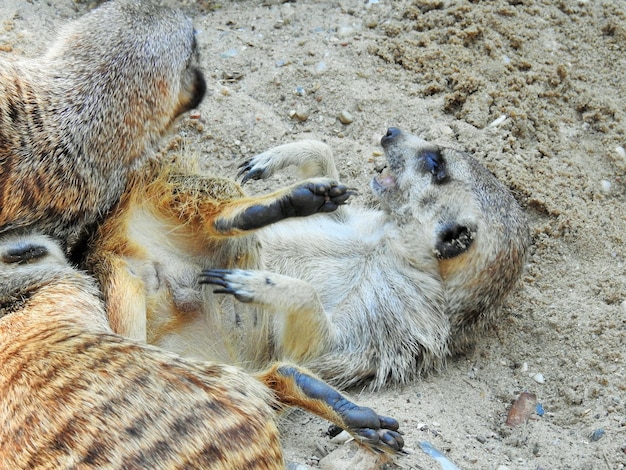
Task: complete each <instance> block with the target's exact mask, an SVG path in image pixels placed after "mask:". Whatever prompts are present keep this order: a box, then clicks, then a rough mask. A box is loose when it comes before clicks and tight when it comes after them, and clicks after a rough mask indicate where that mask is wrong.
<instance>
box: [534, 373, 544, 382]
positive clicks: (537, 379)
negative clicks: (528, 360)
mask: <svg viewBox="0 0 626 470" xmlns="http://www.w3.org/2000/svg"><path fill="white" fill-rule="evenodd" d="M531 377H532V379H533V380H534V381H535V382H537V383H538V384H544V383H546V379H545V378H544V376H543V374H542V373H537V374H533V375H532V376H531Z"/></svg>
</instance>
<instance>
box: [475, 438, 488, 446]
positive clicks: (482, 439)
mask: <svg viewBox="0 0 626 470" xmlns="http://www.w3.org/2000/svg"><path fill="white" fill-rule="evenodd" d="M476 440H477V441H478V442H480V443H481V444H484V443H485V442H487V438H486V437H485V436H476Z"/></svg>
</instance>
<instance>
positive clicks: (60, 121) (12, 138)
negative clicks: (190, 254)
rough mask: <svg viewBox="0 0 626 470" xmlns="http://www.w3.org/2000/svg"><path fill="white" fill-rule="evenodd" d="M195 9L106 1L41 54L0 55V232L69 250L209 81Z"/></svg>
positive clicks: (131, 0) (135, 0) (198, 98)
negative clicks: (200, 61)
mask: <svg viewBox="0 0 626 470" xmlns="http://www.w3.org/2000/svg"><path fill="white" fill-rule="evenodd" d="M196 62H197V60H196V41H195V37H194V28H193V25H192V23H191V21H190V20H189V19H188V18H186V17H185V16H184V15H183V14H182V13H180V12H176V11H173V10H169V9H165V8H157V7H155V6H152V5H151V4H150V3H149V2H141V1H138V0H119V1H111V2H107V3H105V4H103V5H102V6H100V7H99V8H97V9H95V10H93V11H92V12H90V13H87V14H86V15H84V16H83V17H81V18H79V19H77V20H75V21H73V22H71V23H69V24H68V25H67V26H66V27H65V28H63V29H62V30H61V32H60V33H59V35H58V38H57V39H56V41H54V42H53V43H52V45H51V46H50V48H49V49H48V50H47V52H46V53H45V54H43V55H42V56H41V57H38V58H34V59H30V58H23V57H15V56H13V55H8V54H3V55H2V56H1V58H0V235H2V234H5V233H9V232H14V233H25V232H28V231H31V230H35V231H37V232H39V233H45V234H48V235H51V236H53V237H55V238H57V239H59V240H61V241H62V242H63V243H64V244H65V248H67V249H68V251H71V250H72V249H73V248H76V247H77V245H78V243H79V242H80V241H81V238H82V237H84V235H85V231H86V229H87V228H89V226H90V225H91V224H93V223H95V222H97V221H99V220H100V219H101V218H102V217H103V215H104V214H106V213H107V211H108V210H109V209H110V208H111V207H112V206H113V205H114V204H115V203H116V202H117V200H118V199H119V197H120V195H121V194H122V191H123V190H124V187H125V185H126V181H127V179H128V176H129V174H130V172H131V171H132V170H134V169H136V168H137V167H138V166H140V165H141V164H142V163H143V162H144V161H145V160H146V158H148V157H149V156H150V155H151V153H152V151H153V148H154V147H156V145H157V143H158V142H159V139H160V138H161V137H162V135H163V134H164V133H165V132H166V131H167V130H168V129H169V128H170V127H171V125H172V123H173V122H174V120H175V118H176V117H177V116H179V115H181V114H182V113H184V112H185V111H187V110H189V109H192V108H194V107H195V106H197V105H198V104H199V103H200V101H201V100H202V97H203V95H204V93H205V89H206V85H205V82H204V79H203V76H202V73H201V72H200V71H199V69H198V67H197V63H196Z"/></svg>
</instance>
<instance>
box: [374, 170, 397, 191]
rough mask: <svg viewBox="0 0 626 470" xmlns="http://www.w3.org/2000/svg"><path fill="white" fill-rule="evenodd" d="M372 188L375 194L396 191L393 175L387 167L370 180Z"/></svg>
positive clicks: (395, 181)
mask: <svg viewBox="0 0 626 470" xmlns="http://www.w3.org/2000/svg"><path fill="white" fill-rule="evenodd" d="M372 187H373V188H374V190H375V191H377V192H383V191H393V190H395V189H397V187H398V182H397V180H396V177H395V175H394V174H393V173H392V172H391V170H390V169H389V168H388V167H385V168H383V169H382V171H381V172H380V174H378V175H376V176H374V178H373V179H372Z"/></svg>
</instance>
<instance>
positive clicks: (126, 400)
mask: <svg viewBox="0 0 626 470" xmlns="http://www.w3.org/2000/svg"><path fill="white" fill-rule="evenodd" d="M29 252H31V253H36V255H35V256H33V257H31V259H28V255H24V253H26V254H28V253H29ZM20 257H22V259H20ZM0 397H1V398H0V422H2V423H3V424H2V426H1V427H0V462H1V465H2V467H4V468H69V467H77V468H103V467H112V468H215V469H232V468H252V467H254V468H267V469H270V468H275V469H277V468H282V454H281V450H280V445H279V438H278V431H277V429H276V426H275V422H274V417H273V412H272V409H271V406H270V404H271V403H272V400H271V394H270V393H269V391H268V390H267V389H266V388H264V387H263V386H262V385H261V384H260V383H259V382H258V381H256V380H254V379H253V378H251V377H250V376H248V375H247V374H244V373H243V372H241V371H240V370H238V369H236V368H234V367H231V366H225V365H217V364H210V365H209V364H203V363H200V362H196V361H192V360H186V359H182V358H180V357H177V356H175V355H174V354H171V353H168V352H164V351H161V350H158V349H156V348H153V347H150V346H146V345H141V344H138V343H135V342H132V341H129V340H127V339H124V338H122V337H120V336H117V335H114V334H113V332H112V331H111V329H110V328H109V326H108V324H107V321H106V315H105V312H104V308H103V305H102V303H101V301H100V300H99V293H98V291H97V289H96V286H95V284H94V282H93V281H92V280H91V278H90V277H88V276H86V275H84V274H82V273H80V272H78V271H76V270H75V269H72V268H70V267H69V266H68V265H67V263H66V261H65V259H64V256H63V253H62V252H61V250H60V249H59V248H58V247H57V246H56V245H55V244H53V243H52V242H51V241H50V240H49V239H47V238H44V237H41V236H38V237H30V238H26V239H19V238H18V239H15V238H12V237H4V238H3V240H2V242H0Z"/></svg>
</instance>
